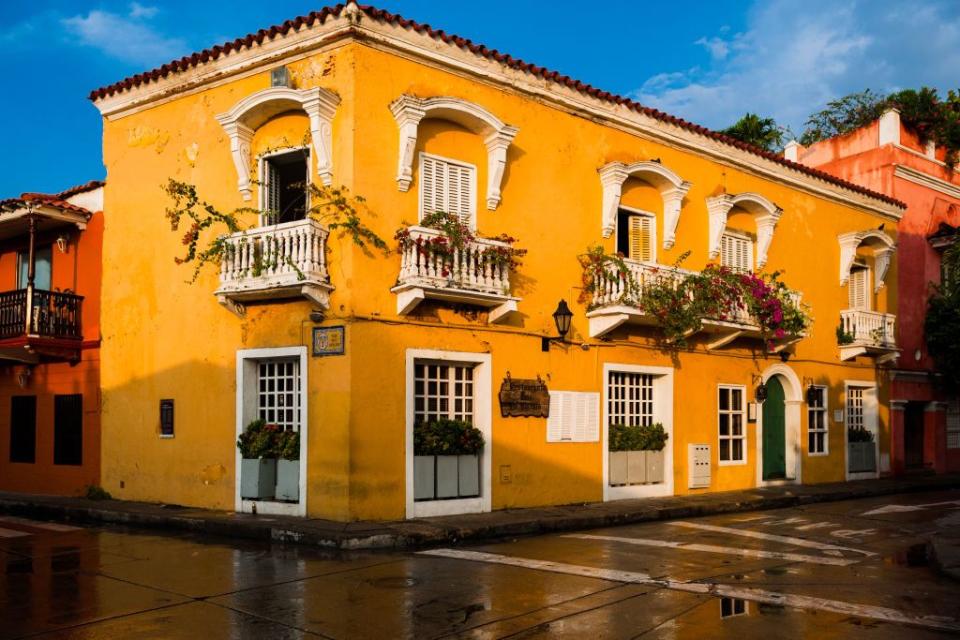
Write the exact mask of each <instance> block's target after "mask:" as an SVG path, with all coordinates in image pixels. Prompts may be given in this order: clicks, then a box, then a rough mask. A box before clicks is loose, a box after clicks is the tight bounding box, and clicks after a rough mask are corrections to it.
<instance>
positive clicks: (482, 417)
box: [404, 349, 493, 519]
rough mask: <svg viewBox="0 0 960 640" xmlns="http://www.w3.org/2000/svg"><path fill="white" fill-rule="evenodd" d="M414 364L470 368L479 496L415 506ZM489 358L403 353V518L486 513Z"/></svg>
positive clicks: (420, 351) (467, 353)
mask: <svg viewBox="0 0 960 640" xmlns="http://www.w3.org/2000/svg"><path fill="white" fill-rule="evenodd" d="M417 360H433V361H443V362H451V363H462V364H473V365H475V367H474V378H473V397H474V401H473V423H474V425H475V426H476V427H477V428H478V429H480V431H481V433H483V441H484V443H485V444H484V446H483V453H481V454H480V496H479V497H477V498H459V499H453V500H429V501H422V502H415V501H414V497H413V419H414V406H413V389H414V367H415V365H416V362H417ZM492 368H493V356H492V355H490V354H489V353H477V352H470V351H443V350H437V349H407V353H406V389H405V390H404V399H405V405H406V412H405V413H406V422H405V426H404V431H405V437H404V442H405V449H406V451H405V454H404V469H405V486H406V492H405V493H406V517H407V518H408V519H409V518H425V517H431V516H450V515H459V514H463V513H486V512H488V511H490V509H491V505H492V504H493V502H492V500H491V494H492V491H493V483H492V481H491V479H490V478H491V473H492V469H493V400H492V398H493V373H492Z"/></svg>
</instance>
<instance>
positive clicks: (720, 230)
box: [707, 193, 783, 271]
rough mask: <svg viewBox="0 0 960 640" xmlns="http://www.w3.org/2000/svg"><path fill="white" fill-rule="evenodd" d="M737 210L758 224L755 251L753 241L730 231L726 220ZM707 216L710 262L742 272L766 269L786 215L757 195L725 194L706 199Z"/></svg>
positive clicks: (741, 234)
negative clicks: (745, 213) (780, 222)
mask: <svg viewBox="0 0 960 640" xmlns="http://www.w3.org/2000/svg"><path fill="white" fill-rule="evenodd" d="M734 207H736V208H739V209H741V210H743V211H745V212H747V213H749V214H751V215H752V216H753V218H754V220H755V221H756V224H757V239H756V247H755V248H756V251H754V244H753V239H752V238H750V237H749V236H747V235H746V234H744V233H743V232H742V231H740V232H736V231H731V230H728V229H727V218H728V216H729V214H730V211H731V210H732V209H734ZM707 212H708V214H709V216H710V246H709V256H710V259H711V260H713V259H716V258H720V261H721V263H722V264H726V265H728V266H731V267H733V268H735V269H738V270H743V271H753V270H754V269H757V270H760V269H763V267H764V266H766V264H767V252H768V251H769V249H770V243H771V242H772V241H773V232H774V230H775V229H776V227H777V222H778V221H779V220H780V215H781V214H782V213H783V210H782V209H780V207H778V206H777V205H775V204H773V203H772V202H770V200H768V199H767V198H765V197H763V196H762V195H760V194H758V193H740V194H737V195H732V194H729V193H724V194H722V195H719V196H714V197H712V198H707ZM754 257H755V258H756V262H754Z"/></svg>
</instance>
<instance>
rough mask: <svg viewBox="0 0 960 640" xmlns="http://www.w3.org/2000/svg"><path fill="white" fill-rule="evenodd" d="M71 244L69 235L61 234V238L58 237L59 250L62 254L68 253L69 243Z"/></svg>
mask: <svg viewBox="0 0 960 640" xmlns="http://www.w3.org/2000/svg"><path fill="white" fill-rule="evenodd" d="M69 242H70V236H68V235H67V234H65V233H61V234H60V235H59V236H57V249H58V250H59V251H60V253H66V252H67V243H69Z"/></svg>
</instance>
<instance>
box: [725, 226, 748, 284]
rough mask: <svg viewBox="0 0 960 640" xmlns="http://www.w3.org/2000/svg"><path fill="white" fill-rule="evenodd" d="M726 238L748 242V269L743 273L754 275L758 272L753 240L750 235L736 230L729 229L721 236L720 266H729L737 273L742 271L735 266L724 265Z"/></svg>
mask: <svg viewBox="0 0 960 640" xmlns="http://www.w3.org/2000/svg"><path fill="white" fill-rule="evenodd" d="M726 237H729V238H735V239H737V240H742V241H745V242H746V245H747V269H746V271H743V273H753V272H754V271H755V270H756V265H757V263H756V261H755V257H754V247H753V244H754V243H753V238H751V237H750V235H749V234H747V233H744V232H743V231H737V230H735V229H727V230H726V231H724V232H723V234H722V235H721V236H720V264H721V265H723V266H728V267H730V268H731V269H733V270H735V271H737V272H741V270H740V269H739V268H738V267H734V266H733V265H724V262H723V239H724V238H726Z"/></svg>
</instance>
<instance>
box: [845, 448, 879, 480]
mask: <svg viewBox="0 0 960 640" xmlns="http://www.w3.org/2000/svg"><path fill="white" fill-rule="evenodd" d="M847 466H848V468H849V470H850V473H864V472H871V471H876V470H877V449H876V445H875V443H873V442H850V443H848V444H847Z"/></svg>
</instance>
